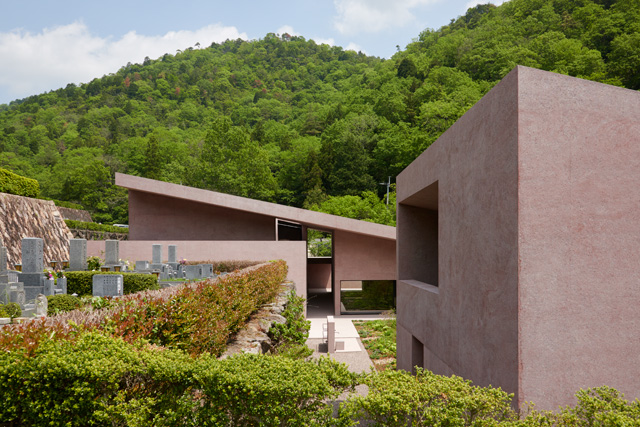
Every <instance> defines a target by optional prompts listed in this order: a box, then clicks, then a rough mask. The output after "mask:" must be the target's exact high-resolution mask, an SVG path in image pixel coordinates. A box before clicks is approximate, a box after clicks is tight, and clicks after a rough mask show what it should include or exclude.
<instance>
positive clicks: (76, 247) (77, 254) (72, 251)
mask: <svg viewBox="0 0 640 427" xmlns="http://www.w3.org/2000/svg"><path fill="white" fill-rule="evenodd" d="M86 269H87V240H86V239H70V240H69V270H70V271H85V270H86Z"/></svg>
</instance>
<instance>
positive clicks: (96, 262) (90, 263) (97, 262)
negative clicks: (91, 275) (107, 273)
mask: <svg viewBox="0 0 640 427" xmlns="http://www.w3.org/2000/svg"><path fill="white" fill-rule="evenodd" d="M101 265H102V260H101V259H100V258H99V257H97V256H90V257H88V258H87V270H89V271H91V270H100V266H101Z"/></svg>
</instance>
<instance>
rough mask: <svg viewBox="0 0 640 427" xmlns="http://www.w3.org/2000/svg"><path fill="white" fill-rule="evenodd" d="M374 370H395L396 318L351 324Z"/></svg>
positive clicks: (391, 316)
mask: <svg viewBox="0 0 640 427" xmlns="http://www.w3.org/2000/svg"><path fill="white" fill-rule="evenodd" d="M353 324H354V326H355V327H356V330H357V331H358V334H359V335H360V339H361V340H362V344H363V345H364V347H365V349H366V350H367V352H368V353H369V357H371V360H372V361H373V364H374V365H375V367H376V369H377V370H379V371H384V370H386V369H395V368H396V318H395V315H390V317H388V318H386V319H378V320H371V321H366V322H365V321H355V322H353Z"/></svg>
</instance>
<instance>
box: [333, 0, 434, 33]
mask: <svg viewBox="0 0 640 427" xmlns="http://www.w3.org/2000/svg"><path fill="white" fill-rule="evenodd" d="M438 1H440V0H334V1H333V4H334V5H335V8H336V12H337V13H338V16H336V17H335V18H334V26H335V27H336V29H337V30H338V31H339V32H340V33H342V34H357V33H363V32H368V33H376V32H379V31H382V30H385V29H387V28H392V27H401V26H404V25H406V24H408V23H410V22H411V21H413V20H414V19H415V16H414V15H413V13H412V11H411V10H412V9H414V8H415V7H417V6H421V5H426V4H430V3H437V2H438Z"/></svg>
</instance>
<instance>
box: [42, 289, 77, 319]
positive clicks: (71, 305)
mask: <svg viewBox="0 0 640 427" xmlns="http://www.w3.org/2000/svg"><path fill="white" fill-rule="evenodd" d="M81 305H82V301H81V300H80V298H78V297H74V296H73V295H69V294H60V295H49V296H48V297H47V307H48V308H47V315H48V316H52V315H54V314H58V313H64V312H67V311H71V310H75V309H77V308H80V306H81Z"/></svg>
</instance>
